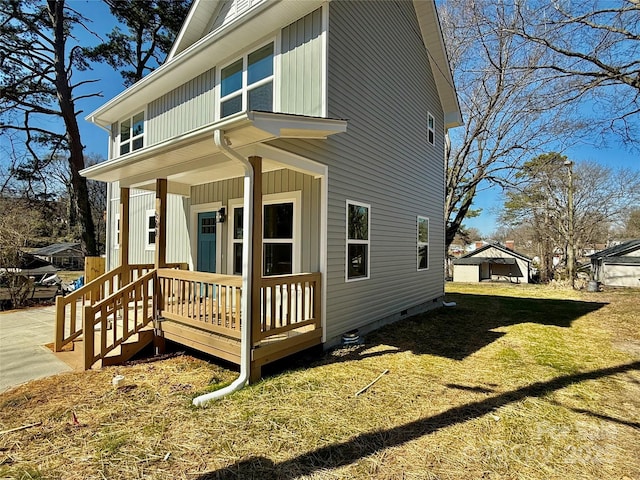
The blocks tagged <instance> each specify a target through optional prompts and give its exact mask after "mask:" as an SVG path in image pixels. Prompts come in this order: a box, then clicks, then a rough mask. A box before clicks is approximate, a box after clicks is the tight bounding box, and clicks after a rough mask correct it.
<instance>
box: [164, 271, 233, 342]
mask: <svg viewBox="0 0 640 480" xmlns="http://www.w3.org/2000/svg"><path fill="white" fill-rule="evenodd" d="M241 286H242V278H241V277H238V276H234V275H219V274H214V273H205V272H191V271H180V270H168V269H160V270H158V289H159V305H158V308H159V312H160V316H162V317H164V318H167V319H170V320H176V321H178V322H182V323H185V324H187V325H191V326H194V327H198V328H201V329H204V330H208V331H211V332H215V333H219V334H222V335H226V336H228V337H232V338H240V298H241Z"/></svg>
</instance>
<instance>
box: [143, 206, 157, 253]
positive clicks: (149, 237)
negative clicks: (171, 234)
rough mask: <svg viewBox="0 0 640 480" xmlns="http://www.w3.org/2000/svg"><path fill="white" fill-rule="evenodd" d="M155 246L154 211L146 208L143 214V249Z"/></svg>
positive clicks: (150, 248) (151, 248)
mask: <svg viewBox="0 0 640 480" xmlns="http://www.w3.org/2000/svg"><path fill="white" fill-rule="evenodd" d="M154 248H156V211H155V210H147V213H146V215H145V249H146V250H153V249H154Z"/></svg>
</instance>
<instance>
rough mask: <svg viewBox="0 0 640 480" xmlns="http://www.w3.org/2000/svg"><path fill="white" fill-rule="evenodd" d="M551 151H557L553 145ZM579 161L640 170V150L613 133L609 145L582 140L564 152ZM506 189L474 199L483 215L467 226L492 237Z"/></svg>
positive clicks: (608, 141) (469, 222)
mask: <svg viewBox="0 0 640 480" xmlns="http://www.w3.org/2000/svg"><path fill="white" fill-rule="evenodd" d="M639 148H640V147H639ZM548 150H549V151H553V148H552V147H549V149H548ZM562 154H563V155H566V156H567V157H568V158H569V159H571V160H573V161H574V162H576V163H580V162H583V161H593V162H597V163H600V164H601V165H604V166H606V167H609V168H613V169H617V168H628V169H633V170H640V151H638V150H637V151H635V152H632V151H630V150H629V148H628V147H627V146H625V145H622V144H621V143H620V142H619V140H617V139H616V138H615V137H614V136H613V135H611V136H610V137H609V138H607V139H606V146H605V147H603V146H597V145H589V144H587V143H582V144H578V145H577V146H575V147H572V148H568V149H566V150H564V151H563V152H562ZM502 202H503V199H502V191H501V189H500V188H497V187H496V188H491V189H487V190H484V191H482V192H480V193H479V194H478V195H477V196H476V199H475V201H474V204H473V208H481V209H482V213H481V214H480V216H478V217H475V218H470V219H467V220H465V221H464V225H465V226H467V227H473V228H477V229H478V230H479V231H480V233H482V234H483V236H484V237H490V236H491V234H492V233H493V232H495V231H496V229H497V228H498V226H499V224H498V221H497V220H498V215H499V211H500V209H501V207H502Z"/></svg>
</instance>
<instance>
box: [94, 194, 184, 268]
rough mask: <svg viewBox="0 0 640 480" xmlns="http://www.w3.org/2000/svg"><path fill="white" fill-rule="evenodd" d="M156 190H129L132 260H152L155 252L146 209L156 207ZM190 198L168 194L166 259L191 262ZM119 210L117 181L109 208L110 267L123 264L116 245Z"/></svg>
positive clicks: (108, 246)
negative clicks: (149, 238) (148, 241)
mask: <svg viewBox="0 0 640 480" xmlns="http://www.w3.org/2000/svg"><path fill="white" fill-rule="evenodd" d="M155 202H156V197H155V192H149V191H144V190H136V189H131V190H130V192H129V263H131V264H133V263H153V262H154V260H155V251H154V250H153V249H147V248H146V233H147V229H146V222H147V210H154V209H155ZM189 205H190V201H189V199H188V198H186V197H181V196H179V195H172V194H169V195H168V196H167V262H169V263H174V262H188V261H189V255H190V251H191V247H190V246H189V228H188V223H187V222H188V212H189ZM119 210H120V188H119V186H118V182H114V183H112V184H111V185H110V188H109V202H108V211H107V221H108V222H109V225H108V226H109V228H107V232H108V238H107V239H106V240H107V251H108V255H107V269H109V270H111V269H113V268H115V267H117V266H118V265H119V264H120V252H119V248H117V247H116V246H115V245H114V241H115V239H114V232H115V231H116V215H117V214H118V212H119Z"/></svg>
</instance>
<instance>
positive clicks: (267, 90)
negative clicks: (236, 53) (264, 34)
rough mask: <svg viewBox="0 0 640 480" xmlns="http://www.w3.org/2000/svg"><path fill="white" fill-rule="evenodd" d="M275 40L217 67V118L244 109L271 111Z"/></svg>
mask: <svg viewBox="0 0 640 480" xmlns="http://www.w3.org/2000/svg"><path fill="white" fill-rule="evenodd" d="M273 63H274V43H273V42H271V43H268V44H267V45H264V46H262V47H260V48H259V49H257V50H255V51H253V52H251V53H249V54H247V55H244V56H243V57H242V58H240V59H238V60H236V61H234V62H233V63H231V64H230V65H227V66H226V67H224V68H222V69H221V70H220V118H224V117H228V116H229V115H233V114H234V113H238V112H242V111H245V110H247V111H248V110H262V111H266V112H272V111H273V78H274V74H273V72H274V68H273Z"/></svg>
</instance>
